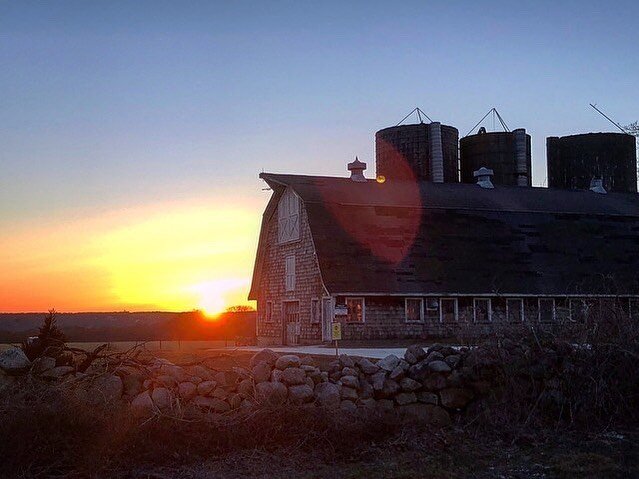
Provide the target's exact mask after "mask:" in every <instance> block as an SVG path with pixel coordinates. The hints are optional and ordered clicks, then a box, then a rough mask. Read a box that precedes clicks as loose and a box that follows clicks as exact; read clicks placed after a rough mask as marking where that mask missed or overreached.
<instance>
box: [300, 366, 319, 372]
mask: <svg viewBox="0 0 639 479" xmlns="http://www.w3.org/2000/svg"><path fill="white" fill-rule="evenodd" d="M300 369H302V370H303V371H304V372H305V373H306V374H308V373H314V372H316V371H317V372H319V369H317V368H316V367H315V366H311V365H310V364H302V365H301V366H300Z"/></svg>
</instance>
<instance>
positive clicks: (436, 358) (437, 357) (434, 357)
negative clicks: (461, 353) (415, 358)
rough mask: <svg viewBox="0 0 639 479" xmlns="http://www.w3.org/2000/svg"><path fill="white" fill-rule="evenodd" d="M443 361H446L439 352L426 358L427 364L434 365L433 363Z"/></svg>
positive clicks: (434, 352)
mask: <svg viewBox="0 0 639 479" xmlns="http://www.w3.org/2000/svg"><path fill="white" fill-rule="evenodd" d="M443 360H444V355H443V354H442V353H440V352H439V351H433V352H432V353H429V354H428V356H426V362H427V363H432V362H433V361H443Z"/></svg>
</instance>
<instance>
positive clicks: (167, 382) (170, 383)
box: [155, 374, 177, 388]
mask: <svg viewBox="0 0 639 479" xmlns="http://www.w3.org/2000/svg"><path fill="white" fill-rule="evenodd" d="M155 381H156V382H157V383H158V384H161V385H162V386H164V387H165V388H174V387H175V385H176V384H177V381H176V380H175V378H174V377H173V376H170V375H168V374H162V375H160V376H158V377H157V378H155Z"/></svg>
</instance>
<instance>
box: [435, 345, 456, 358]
mask: <svg viewBox="0 0 639 479" xmlns="http://www.w3.org/2000/svg"><path fill="white" fill-rule="evenodd" d="M439 352H440V353H441V354H443V355H444V356H450V355H451V354H457V350H456V349H455V348H453V347H452V346H444V347H443V348H441V349H440V350H439Z"/></svg>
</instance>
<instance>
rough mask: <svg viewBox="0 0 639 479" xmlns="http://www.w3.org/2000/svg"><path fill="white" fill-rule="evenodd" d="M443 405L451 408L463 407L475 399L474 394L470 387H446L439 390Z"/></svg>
mask: <svg viewBox="0 0 639 479" xmlns="http://www.w3.org/2000/svg"><path fill="white" fill-rule="evenodd" d="M439 397H440V399H441V403H442V406H444V407H447V408H450V409H461V408H463V407H466V405H467V404H468V403H469V402H470V401H471V400H472V399H473V397H474V394H473V391H471V390H470V389H463V388H446V389H442V390H441V391H440V392H439Z"/></svg>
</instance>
